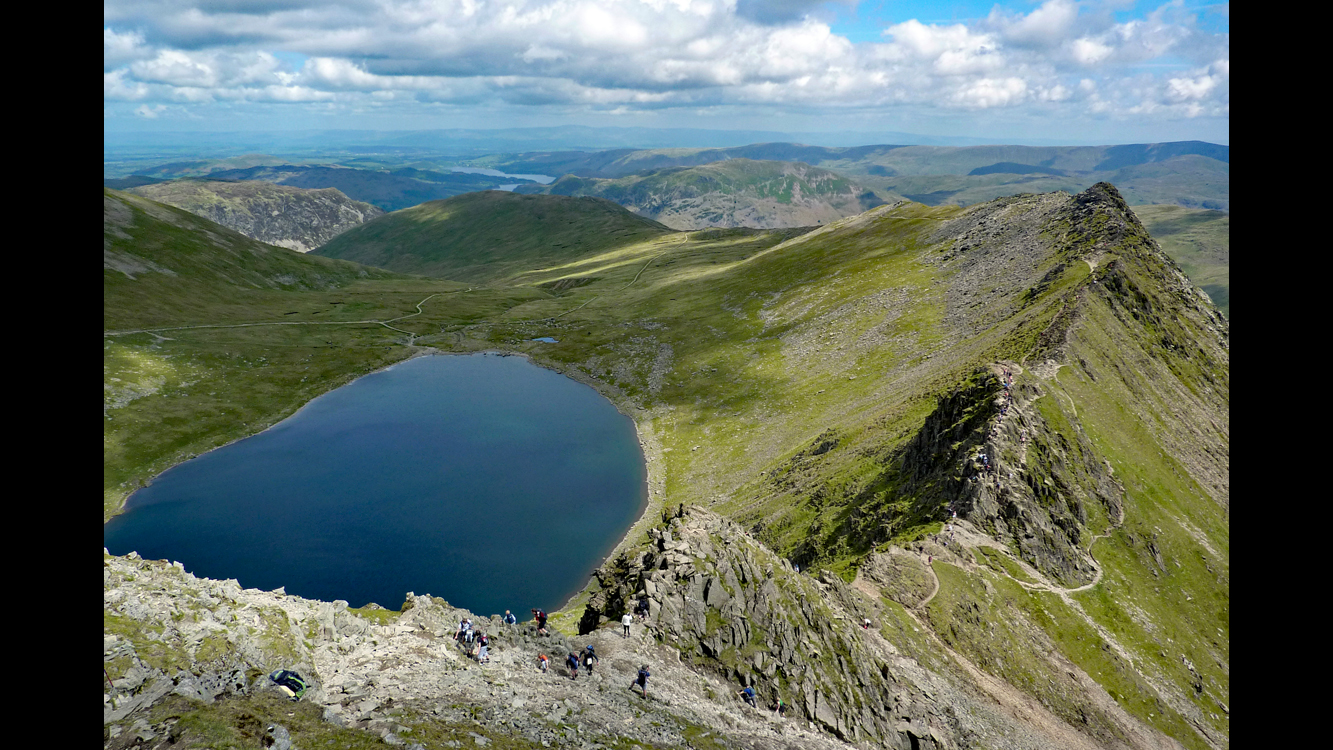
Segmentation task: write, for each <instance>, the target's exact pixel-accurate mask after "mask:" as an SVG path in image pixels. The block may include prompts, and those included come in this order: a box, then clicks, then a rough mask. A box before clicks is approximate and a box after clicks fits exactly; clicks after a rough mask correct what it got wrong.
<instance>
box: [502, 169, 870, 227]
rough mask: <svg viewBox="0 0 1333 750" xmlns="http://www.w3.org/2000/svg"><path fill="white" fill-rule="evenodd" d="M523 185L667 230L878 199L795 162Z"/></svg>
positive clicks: (821, 217) (787, 217)
mask: <svg viewBox="0 0 1333 750" xmlns="http://www.w3.org/2000/svg"><path fill="white" fill-rule="evenodd" d="M523 192H530V193H531V192H542V193H550V194H552V195H592V196H596V197H599V198H606V199H608V200H613V201H615V202H616V203H619V204H620V205H622V206H625V207H626V208H628V209H630V210H631V211H634V212H635V213H638V214H641V215H643V216H647V217H650V218H653V219H656V220H657V221H660V222H662V223H663V224H665V225H667V226H669V227H671V228H672V229H704V228H706V227H753V228H757V229H775V228H779V227H800V226H813V225H815V224H825V223H828V222H830V221H835V220H837V219H841V218H843V217H846V216H852V215H855V214H859V213H861V212H862V211H865V210H867V209H871V208H874V207H875V206H878V205H882V204H883V203H884V201H882V200H880V199H879V198H878V197H877V196H876V195H875V193H874V192H873V191H871V190H867V189H866V188H863V187H861V186H860V185H857V184H856V183H854V182H852V181H851V180H849V179H847V178H846V177H843V176H842V175H839V174H837V173H834V172H830V171H828V170H827V169H820V168H819V167H812V166H810V165H808V164H802V163H800V162H783V161H754V160H751V159H728V160H726V161H719V162H713V163H711V164H705V165H703V166H697V167H674V168H667V169H657V170H652V171H647V172H642V173H638V174H633V175H628V176H624V177H619V178H613V179H597V178H585V177H576V176H574V175H566V176H564V177H562V178H560V179H559V180H558V181H556V182H554V183H552V184H551V185H547V186H544V187H538V186H533V187H530V188H526V189H524V190H523Z"/></svg>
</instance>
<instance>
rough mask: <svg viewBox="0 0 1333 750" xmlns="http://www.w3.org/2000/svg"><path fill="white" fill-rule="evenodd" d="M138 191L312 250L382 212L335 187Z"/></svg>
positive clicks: (242, 185)
mask: <svg viewBox="0 0 1333 750" xmlns="http://www.w3.org/2000/svg"><path fill="white" fill-rule="evenodd" d="M134 192H136V193H138V194H140V195H143V196H144V197H147V198H151V199H153V200H156V201H161V202H162V203H166V204H168V205H172V206H176V207H177V208H182V209H184V210H186V211H189V212H190V213H192V214H195V215H197V216H202V217H204V218H206V219H209V220H211V221H214V222H217V223H218V224H221V225H222V226H224V227H227V228H228V229H233V230H235V231H237V232H240V233H241V234H243V235H245V236H247V237H249V238H251V239H255V240H259V241H260V242H266V243H268V244H270V245H277V246H279V247H285V248H288V249H290V250H296V251H298V252H303V253H304V252H309V251H311V250H313V249H315V248H317V247H319V246H320V245H323V244H324V243H326V242H328V241H329V240H331V239H333V238H334V237H336V236H338V235H339V234H342V233H343V232H345V231H347V230H348V229H351V228H352V227H354V226H357V225H359V224H363V223H365V222H367V221H369V220H371V219H373V218H375V217H377V216H383V215H384V211H383V210H381V209H379V208H377V207H375V206H372V205H370V204H369V203H361V202H360V201H354V200H352V199H350V198H348V197H347V196H346V195H343V194H342V192H340V191H339V190H337V189H336V188H325V189H321V190H308V189H304V188H297V187H291V186H288V185H274V184H271V183H266V182H199V181H183V182H171V183H161V184H157V185H148V186H144V187H140V188H135V190H134Z"/></svg>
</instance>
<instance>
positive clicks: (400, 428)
mask: <svg viewBox="0 0 1333 750" xmlns="http://www.w3.org/2000/svg"><path fill="white" fill-rule="evenodd" d="M645 480H646V472H645V468H644V460H643V453H642V451H641V449H640V447H639V443H638V437H637V433H636V432H635V429H634V424H633V422H632V421H631V420H630V419H629V418H628V417H626V416H625V415H623V414H621V413H620V412H618V411H617V410H616V409H615V407H614V406H613V405H612V404H611V403H610V402H609V401H607V400H606V399H605V398H603V397H602V396H601V395H599V394H598V393H597V392H596V391H594V390H593V389H592V388H590V387H588V386H586V385H583V384H581V383H577V382H575V381H573V380H570V379H569V378H566V377H564V376H563V375H560V374H558V373H556V372H553V371H551V370H546V369H543V368H541V367H538V366H536V365H534V364H532V363H531V362H529V361H528V360H526V359H525V358H522V357H517V356H502V355H495V354H477V355H446V356H428V357H419V358H416V359H412V360H408V361H406V362H402V363H400V364H398V365H395V366H393V367H391V368H388V369H386V370H382V371H380V372H376V373H373V374H371V375H367V376H365V377H363V378H361V379H359V380H357V381H355V382H353V383H351V384H349V385H347V386H344V387H343V388H339V389H337V390H335V391H332V392H330V393H327V394H325V395H323V396H321V397H319V398H317V399H315V400H314V401H311V402H310V403H309V404H307V405H306V406H305V407H304V408H302V409H301V410H300V411H299V412H297V413H296V414H295V415H293V416H292V417H291V418H289V419H287V420H285V421H283V422H281V423H279V424H277V425H275V426H274V427H273V428H271V429H269V430H266V431H265V432H262V433H260V434H258V435H254V436H252V437H249V438H246V439H244V440H241V441H238V442H236V443H232V444H231V445H228V446H226V447H223V448H220V449H218V450H215V451H212V452H210V453H207V454H204V455H202V456H199V457H198V458H195V459H193V460H191V461H187V462H185V463H183V464H180V465H179V466H176V467H174V468H172V469H170V470H169V471H167V472H165V473H163V474H162V475H161V476H159V477H157V478H156V479H155V480H154V481H153V482H152V483H151V484H150V485H148V486H147V487H144V488H143V489H141V490H139V491H138V492H136V493H135V494H134V495H132V496H131V497H130V498H129V501H128V503H127V505H126V508H127V510H126V512H125V513H123V514H121V515H120V516H117V517H115V518H113V519H112V520H111V521H109V522H108V523H107V524H106V526H105V527H104V532H103V538H104V543H105V546H106V547H107V549H108V550H109V551H111V552H112V553H113V554H117V555H123V554H127V553H129V552H130V551H136V552H138V553H139V554H140V555H141V556H143V557H145V558H148V559H167V560H178V561H180V562H181V563H182V564H184V566H185V569H186V570H188V571H190V572H191V573H194V574H195V575H197V576H201V577H208V578H216V579H227V578H235V579H237V580H238V581H239V582H240V584H241V585H242V586H244V587H246V588H260V589H265V590H271V589H275V588H277V587H279V586H284V587H286V591H287V593H289V594H295V595H299V596H303V597H307V598H311V599H320V600H324V601H332V600H335V599H345V600H347V601H348V602H349V603H350V604H351V606H353V607H359V606H364V605H365V604H367V603H369V602H372V601H373V602H376V603H378V604H380V605H383V606H385V607H388V608H390V609H397V608H398V606H399V605H401V604H402V602H403V598H404V594H406V593H407V592H408V591H413V592H416V593H417V594H427V593H428V594H432V595H434V596H439V597H443V598H444V599H446V600H447V601H449V602H450V603H451V604H454V605H456V606H461V607H466V608H468V609H470V610H472V611H473V612H475V613H477V614H479V615H483V616H485V615H490V614H497V613H501V612H503V611H504V610H506V609H510V610H513V612H514V613H515V614H516V615H518V616H519V618H520V619H527V618H528V616H529V615H528V610H529V609H530V608H532V607H541V608H543V609H546V610H547V611H550V610H552V609H555V608H557V607H559V606H560V605H561V604H563V603H564V602H565V601H566V600H567V599H568V598H569V597H570V596H572V595H573V594H575V593H577V592H578V591H579V590H580V589H581V588H582V587H583V586H584V585H585V584H586V583H587V581H588V576H589V574H590V573H591V572H592V571H593V569H594V568H596V567H597V566H598V565H600V564H601V562H602V560H603V559H604V558H605V557H606V556H607V555H608V554H609V553H610V551H611V549H612V548H613V547H614V546H615V545H616V543H617V542H619V540H620V539H621V538H622V537H623V536H624V534H625V532H626V531H628V529H629V527H630V526H631V525H632V524H633V523H634V520H635V519H636V518H637V517H638V515H639V514H640V513H641V512H642V510H643V507H644V505H645V503H646V500H647V492H646V483H645Z"/></svg>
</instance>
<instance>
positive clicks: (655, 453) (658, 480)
mask: <svg viewBox="0 0 1333 750" xmlns="http://www.w3.org/2000/svg"><path fill="white" fill-rule="evenodd" d="M413 348H414V349H417V351H415V352H412V353H411V354H409V355H408V356H406V357H404V358H402V359H400V360H397V361H395V362H393V363H390V364H388V365H385V366H383V367H379V368H376V369H374V370H371V371H369V372H365V373H360V374H357V375H356V376H355V377H349V378H348V379H347V380H346V381H343V382H339V383H337V384H336V385H334V386H333V387H331V388H330V389H328V390H327V391H325V392H323V393H321V394H319V395H317V396H314V397H313V398H311V399H310V400H308V401H306V402H305V403H303V404H301V405H300V406H298V407H297V408H296V409H295V410H293V411H292V412H291V413H290V414H286V415H284V416H282V417H281V418H280V419H276V420H274V421H273V423H272V424H269V425H267V426H265V427H264V428H263V429H262V430H258V431H256V432H253V433H250V434H248V435H244V436H241V437H237V438H235V439H233V440H230V441H228V442H226V443H224V444H222V445H219V446H217V447H214V448H211V449H209V450H208V451H204V452H203V453H198V454H193V455H189V456H185V457H183V460H181V461H178V462H175V463H173V464H172V465H171V466H168V467H166V468H165V469H163V470H162V471H161V472H159V473H158V474H156V475H154V476H153V477H152V478H150V479H149V480H147V481H146V482H145V483H144V485H143V486H142V487H139V488H136V489H135V490H134V492H131V493H128V494H127V495H126V496H125V500H124V501H123V502H122V504H121V507H120V508H119V509H118V511H117V512H116V513H115V514H114V515H112V516H110V517H108V518H105V519H103V525H105V524H106V523H107V522H109V521H110V520H111V518H114V517H116V516H119V515H120V514H122V513H124V512H125V511H126V510H128V508H129V501H130V498H131V497H132V496H133V495H134V494H135V493H137V492H138V491H139V490H140V489H143V487H147V486H149V485H150V484H152V483H153V481H154V480H155V479H157V478H158V477H159V476H161V474H163V473H165V472H166V471H169V470H170V469H172V468H175V467H177V466H180V465H182V464H185V463H188V462H190V461H193V460H194V459H196V458H199V457H201V456H204V455H207V454H209V453H212V452H213V451H216V450H219V449H221V448H225V447H228V446H231V445H234V444H236V443H239V442H241V441H243V440H248V439H250V438H252V437H256V436H259V435H262V434H264V433H266V432H268V431H270V430H272V429H274V428H275V427H277V426H278V425H279V424H282V423H283V422H285V421H286V420H289V419H291V418H293V417H295V416H296V415H298V414H300V413H301V412H302V411H303V410H305V409H306V408H308V407H309V406H310V405H311V404H313V403H314V402H315V401H317V400H318V399H320V398H322V397H323V396H325V395H327V394H329V393H332V392H333V391H335V390H338V389H339V388H342V387H345V386H347V385H350V384H351V383H354V382H356V381H358V380H360V379H361V378H364V377H366V376H368V375H374V374H377V373H381V372H385V371H387V370H390V369H392V368H394V367H397V366H399V365H401V364H403V363H404V362H409V361H412V360H415V359H417V358H420V357H427V356H448V355H456V356H468V355H477V354H482V355H494V356H506V357H508V356H518V357H523V358H524V359H526V360H527V361H528V362H529V363H531V364H533V365H535V366H537V367H541V368H542V369H545V370H549V371H552V372H555V373H557V374H559V375H561V376H563V377H567V378H569V379H570V380H573V381H575V382H577V383H580V384H582V385H586V386H588V387H589V388H592V389H593V391H595V392H596V393H597V394H598V395H599V396H601V397H602V398H604V399H606V400H607V401H608V402H609V403H611V404H612V406H614V407H615V409H616V411H618V412H619V413H620V414H621V415H622V416H624V417H626V418H627V419H628V420H629V421H630V424H632V425H633V427H634V432H635V435H636V437H637V439H638V443H639V449H640V455H641V458H642V461H643V465H644V482H643V489H642V496H641V499H640V507H639V509H638V511H637V513H636V515H635V519H634V521H633V522H632V523H631V524H630V526H629V528H628V529H627V530H626V531H625V533H624V534H623V535H621V536H620V537H619V538H618V539H616V541H615V543H614V544H613V545H612V546H611V548H610V550H609V552H607V553H606V554H605V555H603V556H599V558H598V561H597V563H596V566H595V567H594V568H593V569H592V570H591V571H589V579H588V581H586V582H584V583H583V584H581V585H580V586H578V587H577V588H576V589H575V590H574V591H572V592H569V593H568V594H567V595H565V594H561V598H560V599H559V600H558V605H557V606H555V607H552V608H550V612H551V613H552V617H553V619H554V618H559V619H561V620H564V619H568V618H570V617H572V618H573V620H574V621H575V622H577V620H578V619H579V617H580V616H581V615H582V609H581V607H580V608H578V610H577V611H567V610H570V609H571V607H572V606H577V605H578V603H579V602H581V601H586V599H587V596H588V595H590V594H591V589H592V588H593V586H594V585H595V578H594V577H593V573H594V572H595V571H596V570H597V569H598V568H600V567H601V566H602V565H605V564H606V561H607V560H611V559H613V558H614V557H615V556H616V555H618V554H620V553H621V552H622V551H624V550H625V549H626V548H627V547H628V546H631V540H637V539H638V538H639V537H640V536H642V533H643V532H644V531H646V529H647V527H648V526H651V525H652V524H650V523H648V524H646V522H647V521H648V520H649V519H653V518H656V516H657V515H658V514H660V510H661V508H662V505H663V500H664V498H665V477H664V453H663V451H662V447H661V444H660V442H659V440H658V439H657V436H656V434H655V432H654V430H653V424H654V422H655V419H656V416H657V415H656V414H655V413H654V412H653V411H650V410H646V409H643V408H642V407H640V406H639V405H637V404H636V403H634V402H633V401H632V400H630V399H629V398H628V397H627V396H625V394H623V393H622V392H620V390H619V389H618V388H616V387H615V386H612V385H609V384H607V383H604V382H602V381H600V380H598V379H597V378H595V377H592V376H590V375H588V374H587V373H585V372H583V371H581V370H579V369H577V368H576V367H567V366H560V365H561V363H557V362H552V361H550V360H544V359H542V358H538V357H534V356H533V355H532V354H531V353H529V352H524V351H516V350H510V349H499V348H495V347H493V346H492V347H488V348H486V349H479V350H464V351H456V350H455V351H450V350H444V349H439V348H437V347H433V346H420V347H419V346H413ZM104 549H105V546H104ZM406 593H407V592H403V594H404V596H405V595H406ZM377 604H378V602H377ZM380 606H384V605H380ZM399 606H400V607H401V604H399ZM388 608H391V607H386V609H388ZM474 614H476V615H478V617H486V616H487V613H480V612H477V613H474ZM553 624H554V623H553Z"/></svg>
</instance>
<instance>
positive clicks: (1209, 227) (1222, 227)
mask: <svg viewBox="0 0 1333 750" xmlns="http://www.w3.org/2000/svg"><path fill="white" fill-rule="evenodd" d="M1134 213H1135V215H1137V216H1138V217H1139V220H1140V221H1142V222H1143V225H1144V226H1145V227H1147V229H1148V232H1149V233H1151V234H1152V236H1153V239H1155V240H1157V241H1158V242H1160V243H1161V244H1162V249H1163V250H1165V251H1166V254H1167V255H1169V256H1171V259H1172V260H1174V261H1175V262H1176V263H1178V264H1180V267H1181V269H1182V270H1184V271H1185V274H1186V275H1187V276H1189V277H1190V280H1191V281H1193V282H1194V283H1195V284H1198V285H1199V287H1200V288H1202V289H1203V290H1204V291H1205V292H1207V293H1208V296H1209V297H1212V299H1213V302H1214V303H1215V304H1216V305H1217V307H1218V309H1219V310H1221V311H1222V314H1223V315H1226V316H1227V317H1228V318H1230V317H1231V305H1230V294H1231V272H1230V268H1231V214H1230V213H1228V212H1225V211H1210V210H1207V209H1198V208H1185V207H1183V206H1135V207H1134Z"/></svg>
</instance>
